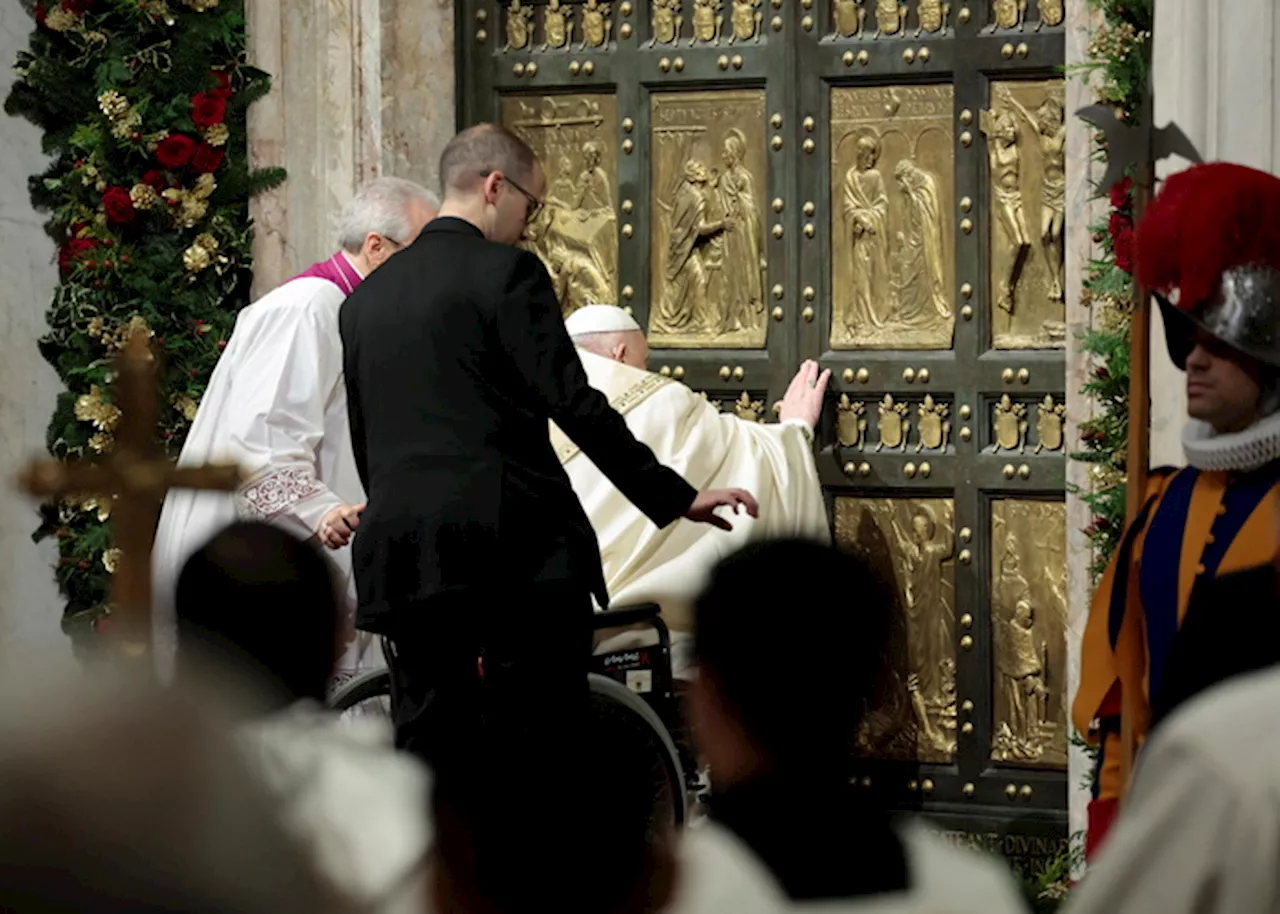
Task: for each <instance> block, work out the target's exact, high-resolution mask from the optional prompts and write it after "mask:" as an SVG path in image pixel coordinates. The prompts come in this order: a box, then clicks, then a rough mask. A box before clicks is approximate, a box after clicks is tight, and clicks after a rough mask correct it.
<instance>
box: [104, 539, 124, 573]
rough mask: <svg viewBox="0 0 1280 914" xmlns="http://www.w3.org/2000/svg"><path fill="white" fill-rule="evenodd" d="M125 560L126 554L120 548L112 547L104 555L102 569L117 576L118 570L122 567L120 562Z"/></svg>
mask: <svg viewBox="0 0 1280 914" xmlns="http://www.w3.org/2000/svg"><path fill="white" fill-rule="evenodd" d="M122 558H124V552H123V550H121V549H120V548H119V547H118V546H112V547H111V548H110V549H108V550H107V551H106V552H104V553H102V567H103V568H105V569H107V573H108V574H115V573H116V569H117V568H119V567H120V560H121V559H122Z"/></svg>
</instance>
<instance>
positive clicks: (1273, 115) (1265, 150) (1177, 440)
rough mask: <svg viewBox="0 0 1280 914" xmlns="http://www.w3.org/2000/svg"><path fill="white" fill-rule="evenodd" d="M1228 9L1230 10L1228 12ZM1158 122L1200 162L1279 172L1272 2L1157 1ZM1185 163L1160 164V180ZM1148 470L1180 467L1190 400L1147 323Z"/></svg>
mask: <svg viewBox="0 0 1280 914" xmlns="http://www.w3.org/2000/svg"><path fill="white" fill-rule="evenodd" d="M1228 6H1229V9H1228ZM1154 42H1155V47H1154V54H1155V70H1154V79H1155V84H1156V86H1157V87H1158V89H1157V91H1156V94H1155V122H1156V123H1157V124H1162V125H1163V124H1166V123H1168V122H1170V121H1173V122H1176V123H1177V124H1178V126H1179V127H1181V128H1182V129H1183V131H1184V132H1185V133H1186V134H1187V137H1188V138H1189V139H1190V140H1191V142H1192V143H1193V144H1195V147H1196V149H1197V150H1198V151H1199V153H1200V155H1201V157H1202V158H1203V159H1204V160H1205V161H1207V162H1208V161H1228V162H1237V163H1239V164H1241V165H1249V166H1252V167H1253V168H1261V169H1263V170H1265V171H1270V172H1272V173H1276V174H1280V12H1278V11H1277V6H1276V3H1275V0H1233V2H1232V3H1231V4H1229V5H1228V4H1216V3H1205V2H1204V0H1160V2H1159V3H1157V4H1156V25H1155V35H1154ZM1188 164H1189V163H1188V162H1186V161H1185V160H1184V159H1182V158H1178V157H1175V158H1172V159H1167V160H1165V161H1164V162H1161V163H1160V166H1159V169H1158V175H1159V176H1160V177H1166V176H1168V175H1170V174H1172V173H1174V172H1176V171H1180V170H1182V169H1183V168H1185V167H1186V166H1187V165H1188ZM1151 389H1152V391H1160V395H1159V396H1156V397H1153V398H1152V401H1151V465H1152V466H1161V465H1168V464H1172V465H1176V466H1181V465H1182V464H1183V463H1185V462H1186V461H1185V460H1184V459H1183V456H1182V445H1181V434H1182V426H1183V424H1184V422H1185V419H1186V409H1187V397H1186V391H1185V387H1184V382H1183V376H1182V372H1180V371H1178V370H1177V369H1176V368H1174V367H1173V363H1172V362H1170V361H1169V354H1168V352H1167V351H1166V349H1165V344H1164V330H1163V328H1162V325H1161V322H1160V314H1159V311H1155V312H1154V313H1153V315H1152V322H1151Z"/></svg>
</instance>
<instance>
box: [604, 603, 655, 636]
mask: <svg viewBox="0 0 1280 914" xmlns="http://www.w3.org/2000/svg"><path fill="white" fill-rule="evenodd" d="M661 612H662V607H661V606H659V605H658V604H657V603H636V604H634V605H632V606H621V607H619V608H618V609H606V610H605V611H604V612H598V613H595V614H594V618H593V620H592V623H591V627H592V628H593V629H595V630H596V631H599V630H600V629H602V628H624V627H626V626H628V625H636V624H638V623H640V622H650V623H656V622H657V621H659V619H658V615H659V613H661Z"/></svg>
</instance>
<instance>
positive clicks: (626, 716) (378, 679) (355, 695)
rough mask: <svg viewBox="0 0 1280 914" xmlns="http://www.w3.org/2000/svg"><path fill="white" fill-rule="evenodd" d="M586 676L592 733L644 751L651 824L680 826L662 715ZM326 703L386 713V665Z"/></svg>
mask: <svg viewBox="0 0 1280 914" xmlns="http://www.w3.org/2000/svg"><path fill="white" fill-rule="evenodd" d="M587 682H588V686H589V688H590V691H591V698H590V701H591V711H590V714H591V724H592V727H593V729H595V731H596V733H597V734H599V736H600V737H601V738H602V739H603V740H605V741H606V743H607V744H611V745H622V746H626V747H628V749H629V750H631V751H641V752H645V753H647V754H648V755H649V756H650V758H651V759H652V765H651V767H650V772H651V777H652V782H651V783H652V789H653V796H654V806H653V808H654V812H653V822H654V824H658V823H659V822H661V821H666V822H668V823H671V824H674V825H675V826H676V827H677V828H681V827H683V826H684V823H685V817H686V815H687V812H688V796H687V794H686V791H685V778H684V768H683V766H682V765H681V764H680V754H679V753H678V752H677V751H676V746H675V743H674V742H673V741H672V739H671V734H670V733H668V732H667V728H666V726H664V725H663V723H662V719H661V718H660V717H658V715H657V713H655V712H654V710H653V708H651V707H649V705H647V704H646V703H645V702H644V700H643V699H641V698H639V697H637V696H636V695H635V694H634V693H633V692H631V691H629V690H628V689H627V688H626V687H625V686H623V685H621V684H620V683H618V682H615V681H614V680H612V679H609V678H607V677H605V676H600V675H598V674H596V673H591V674H589V675H588V677H587ZM329 708H330V709H331V710H333V711H337V712H339V713H340V714H343V715H344V716H345V715H349V714H366V713H373V714H377V713H382V714H385V715H386V716H387V717H388V718H390V711H391V673H390V671H389V670H386V669H381V670H370V671H369V672H367V673H362V674H361V675H359V676H357V677H356V678H355V679H352V680H351V681H350V682H348V683H347V684H346V685H344V686H343V687H342V688H340V689H338V690H337V691H336V692H334V694H333V695H332V696H330V698H329Z"/></svg>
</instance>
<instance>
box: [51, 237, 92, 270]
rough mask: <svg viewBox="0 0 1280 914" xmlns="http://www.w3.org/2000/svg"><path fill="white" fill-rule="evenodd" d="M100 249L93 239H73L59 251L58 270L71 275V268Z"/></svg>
mask: <svg viewBox="0 0 1280 914" xmlns="http://www.w3.org/2000/svg"><path fill="white" fill-rule="evenodd" d="M97 247H98V242H96V241H94V240H93V239H92V238H72V239H70V240H69V241H67V243H66V244H64V245H63V246H62V247H60V248H59V249H58V269H60V270H62V272H63V273H69V272H70V271H71V268H72V267H74V266H75V265H76V264H77V263H79V262H80V261H81V260H83V259H84V255H85V254H88V253H89V252H90V251H92V250H94V249H96V248H97Z"/></svg>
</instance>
